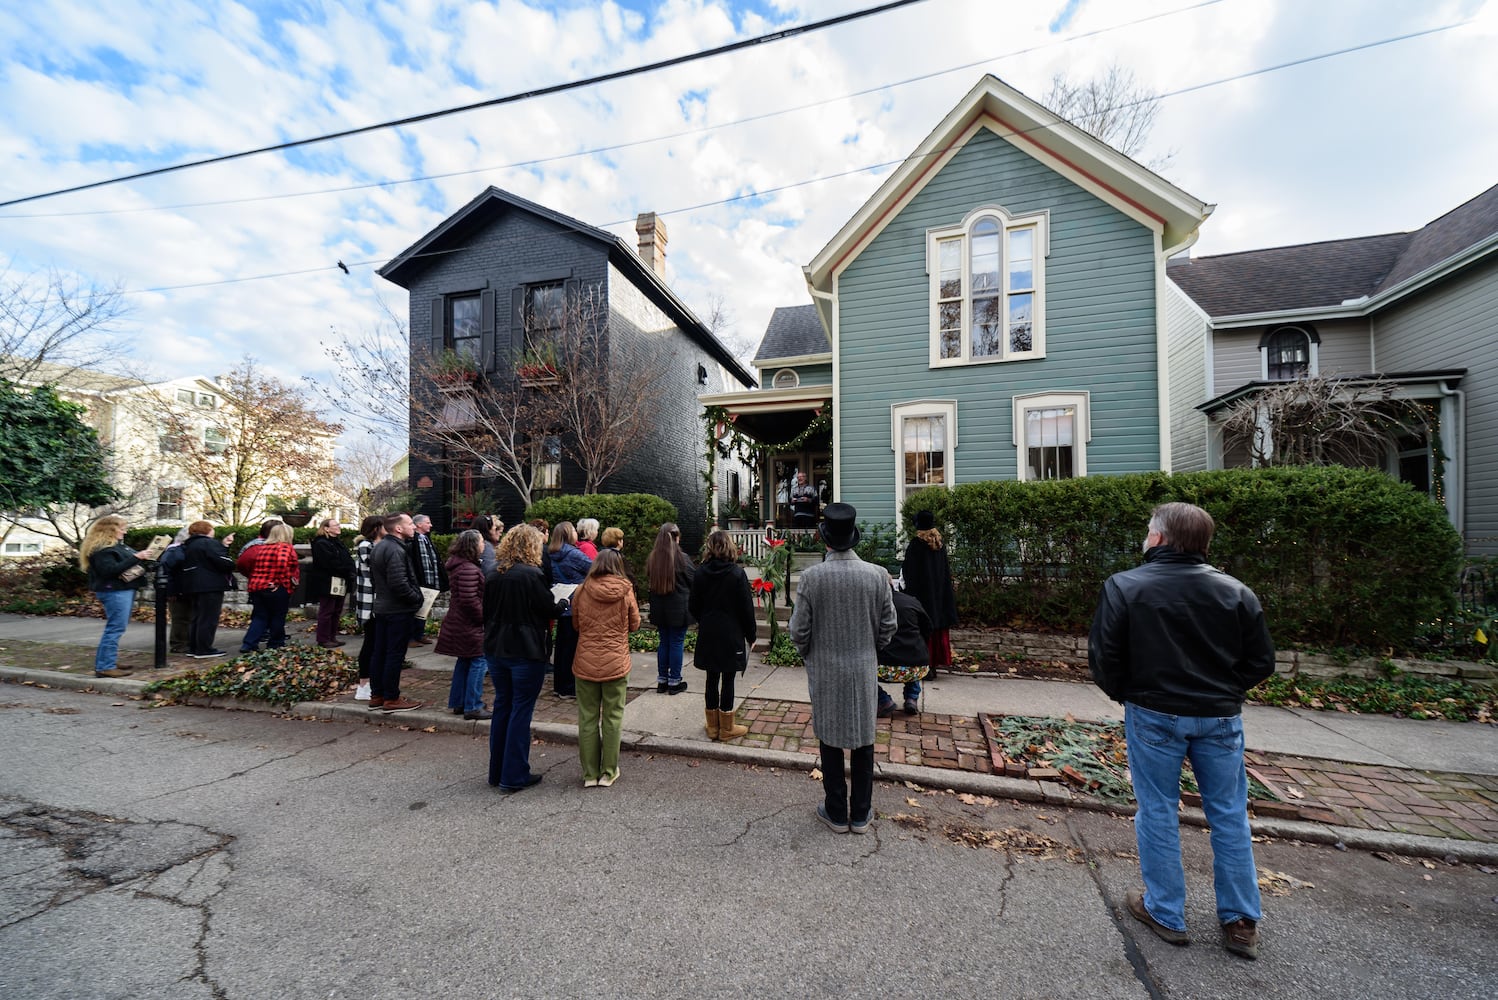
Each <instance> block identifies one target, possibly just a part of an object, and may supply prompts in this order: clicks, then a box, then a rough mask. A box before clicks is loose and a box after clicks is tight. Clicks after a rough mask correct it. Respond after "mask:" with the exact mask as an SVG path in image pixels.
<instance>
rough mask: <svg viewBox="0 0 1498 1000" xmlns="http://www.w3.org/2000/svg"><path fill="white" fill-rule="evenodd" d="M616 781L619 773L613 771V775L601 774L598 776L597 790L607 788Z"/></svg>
mask: <svg viewBox="0 0 1498 1000" xmlns="http://www.w3.org/2000/svg"><path fill="white" fill-rule="evenodd" d="M618 780H619V772H618V771H615V772H614V773H613V774H607V773H605V774H601V775H599V776H598V787H599V788H608V787H609V786H610V785H612V784H613V783H614V782H616V781H618Z"/></svg>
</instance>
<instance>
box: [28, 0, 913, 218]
mask: <svg viewBox="0 0 1498 1000" xmlns="http://www.w3.org/2000/svg"><path fill="white" fill-rule="evenodd" d="M924 2H925V0H889V2H888V3H883V4H880V5H879V6H877V7H866V8H864V9H863V10H855V11H850V12H848V13H846V14H839V15H837V16H835V17H829V18H824V19H823V20H821V21H814V22H812V23H811V24H803V25H799V26H797V27H793V28H785V29H782V30H780V31H772V32H770V33H769V34H767V35H759V36H756V37H754V38H745V39H741V40H739V41H737V42H729V43H728V44H727V45H719V46H718V47H717V48H712V49H704V50H702V51H700V52H693V53H689V54H687V55H684V56H674V57H672V58H670V59H661V60H659V61H657V62H653V63H647V64H646V65H644V66H634V67H631V68H629V69H621V70H615V71H614V72H612V73H601V74H599V75H597V76H591V77H587V78H586V79H582V80H572V81H569V82H567V83H556V84H552V85H551V86H549V87H539V88H537V89H535V90H527V91H523V92H520V93H515V94H509V95H506V96H504V97H494V98H490V99H489V100H487V101H476V102H474V103H473V104H464V105H460V106H459V107H455V108H446V109H444V110H441V111H428V112H425V113H423V114H419V115H410V116H408V117H406V118H396V119H393V120H391V121H386V122H379V123H377V124H374V125H361V126H359V127H358V128H351V129H344V130H343V131H341V132H328V133H325V134H323V135H318V136H312V137H310V138H306V139H293V140H291V141H289V142H281V143H276V144H275V145H273V146H261V147H259V148H258V149H247V150H243V151H241V152H238V153H225V154H224V155H222V156H211V157H208V158H207V159H203V160H193V161H190V162H188V163H178V164H174V165H172V166H170V167H157V168H156V169H154V170H144V171H141V172H140V173H135V174H126V175H125V176H123V177H113V178H110V179H109V180H102V181H93V182H91V183H89V184H78V185H75V186H73V187H68V188H59V189H57V190H56V191H46V192H43V193H41V194H32V195H27V196H25V197H24V198H13V199H11V200H10V201H0V208H8V207H10V206H11V205H21V204H25V203H26V202H30V201H40V200H41V199H43V198H53V197H56V196H57V195H61V194H72V193H74V192H76V191H88V190H91V189H93V188H99V187H106V186H108V185H111V184H122V183H124V182H125V181H135V180H140V179H142V178H145V177H159V176H161V175H162V174H170V173H175V172H176V171H179V170H190V169H192V168H194V167H203V166H207V165H208V164H210V163H224V162H227V161H229V160H239V159H243V158H245V157H247V156H258V155H260V154H261V153H274V152H279V151H281V150H285V149H296V148H298V147H300V146H310V145H314V144H316V143H320V142H331V141H332V140H334V139H346V138H348V137H349V136H354V135H363V134H365V133H368V132H378V131H383V130H385V129H391V128H400V127H401V126H404V125H415V124H418V123H420V122H427V121H433V120H435V119H438V118H446V117H448V116H450V115H456V114H462V113H463V112H465V111H477V110H479V109H480V108H497V107H501V106H503V105H506V104H514V103H516V102H519V101H528V100H531V99H532V98H536V97H546V96H549V95H551V94H561V93H565V92H567V91H569V90H579V89H582V88H585V87H592V86H596V85H597V84H600V83H609V82H611V81H613V80H623V79H626V78H628V77H631V76H639V75H641V74H644V73H653V72H655V71H656V70H660V69H669V68H670V67H672V66H682V65H685V64H687V63H692V62H697V61H698V60H701V59H709V58H712V57H713V56H719V55H723V54H725V53H728V52H737V51H739V50H740V49H747V48H752V47H753V46H756V45H765V44H768V43H770V42H778V41H782V40H784V39H787V38H795V37H797V36H799V35H805V34H810V33H811V32H815V31H822V30H823V29H826V28H832V27H836V26H838V25H840V24H847V23H848V22H850V21H857V20H860V19H862V18H865V17H872V16H874V15H876V14H883V13H886V12H887V11H892V10H898V9H899V8H901V7H909V6H911V5H913V4H918V3H924Z"/></svg>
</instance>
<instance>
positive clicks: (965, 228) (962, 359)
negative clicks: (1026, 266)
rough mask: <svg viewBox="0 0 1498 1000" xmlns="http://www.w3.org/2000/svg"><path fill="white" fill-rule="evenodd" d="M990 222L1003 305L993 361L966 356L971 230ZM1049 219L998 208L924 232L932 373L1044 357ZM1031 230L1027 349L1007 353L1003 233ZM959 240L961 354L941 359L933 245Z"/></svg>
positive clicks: (974, 212) (938, 273)
mask: <svg viewBox="0 0 1498 1000" xmlns="http://www.w3.org/2000/svg"><path fill="white" fill-rule="evenodd" d="M986 217H996V218H997V219H998V221H999V230H1000V233H1001V239H1000V240H999V249H1000V255H999V276H1000V279H1001V280H1000V289H999V297H1000V298H1002V299H1003V300H1004V335H1003V338H1002V341H1001V343H1002V344H1003V352H1002V353H1000V354H998V355H996V356H993V357H981V358H975V357H973V356H972V325H973V323H972V319H973V318H972V309H973V304H972V289H971V288H970V287H969V282H970V279H971V277H972V260H971V253H972V239H971V234H972V229H973V227H974V226H975V225H977V223H978V220H979V219H982V218H986ZM1050 221H1051V214H1050V212H1049V211H1048V210H1042V211H1039V212H1035V213H1033V214H1031V215H1010V214H1009V213H1008V212H1007V211H1006V210H1005V209H1003V208H1002V207H1000V206H998V205H987V206H984V207H982V208H975V209H973V210H972V211H971V212H969V213H968V214H967V216H966V217H964V218H963V220H962V223H961V224H960V225H957V226H952V227H950V228H947V229H928V230H926V274H927V299H928V303H927V305H928V315H927V321H926V325H927V336H928V338H929V358H930V366H931V367H932V368H953V367H959V366H966V365H990V364H1003V363H1004V362H1008V361H1032V360H1035V359H1038V358H1044V357H1045V261H1046V258H1047V257H1049V256H1050V255H1051V236H1050ZM1027 227H1034V229H1035V259H1034V261H1033V263H1032V266H1033V273H1034V282H1035V288H1034V293H1033V294H1034V296H1035V299H1034V305H1033V307H1032V310H1033V315H1034V321H1033V324H1032V326H1031V330H1030V337H1031V349H1030V350H1028V351H1025V352H1024V353H1022V354H1021V353H1012V352H1011V351H1010V350H1009V266H1008V261H1009V234H1010V233H1011V232H1013V231H1014V230H1016V229H1025V228H1027ZM959 237H960V238H961V239H962V353H961V354H960V355H958V356H957V357H955V358H943V357H941V308H940V303H941V289H940V284H941V263H940V259H939V256H938V251H937V246H938V244H939V243H941V242H942V241H943V240H949V239H956V238H959Z"/></svg>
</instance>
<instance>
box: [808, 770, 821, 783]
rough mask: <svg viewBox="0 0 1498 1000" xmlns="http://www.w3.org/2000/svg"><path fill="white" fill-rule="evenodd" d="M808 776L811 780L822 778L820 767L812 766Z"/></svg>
mask: <svg viewBox="0 0 1498 1000" xmlns="http://www.w3.org/2000/svg"><path fill="white" fill-rule="evenodd" d="M810 777H811V780H812V781H821V780H822V769H821V768H820V767H814V768H812V769H811V775H810Z"/></svg>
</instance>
